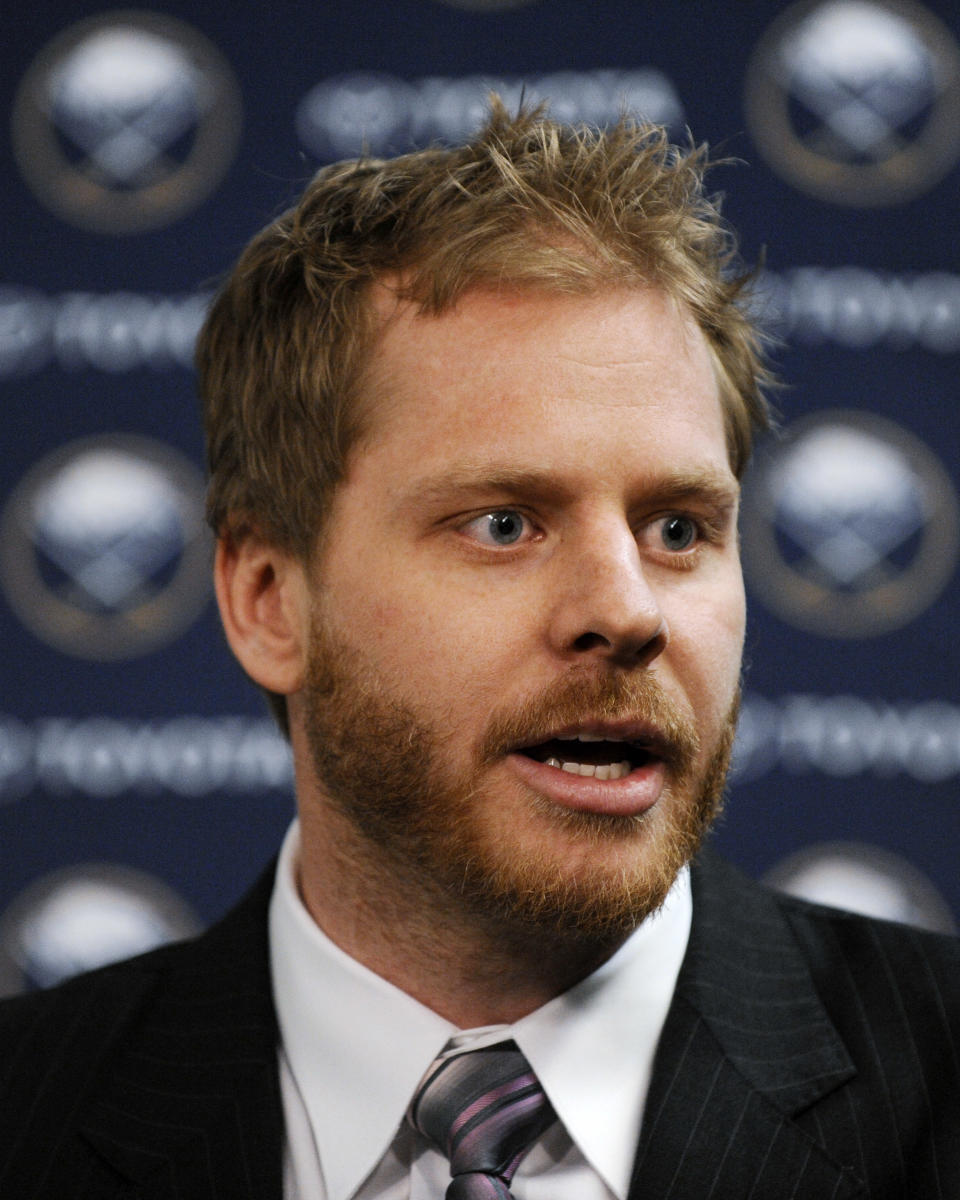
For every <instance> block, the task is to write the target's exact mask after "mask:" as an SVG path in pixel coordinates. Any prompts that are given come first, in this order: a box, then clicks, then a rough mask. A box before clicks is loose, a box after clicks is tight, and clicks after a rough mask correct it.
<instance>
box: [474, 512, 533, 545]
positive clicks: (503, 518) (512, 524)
mask: <svg viewBox="0 0 960 1200" xmlns="http://www.w3.org/2000/svg"><path fill="white" fill-rule="evenodd" d="M482 520H483V521H485V522H486V524H487V533H488V535H489V537H490V539H491V541H494V542H496V543H497V545H498V546H511V545H513V543H514V542H516V541H517V540H518V539H519V538H520V537H522V536H523V529H524V518H523V516H522V515H521V514H520V513H518V512H515V511H514V510H513V509H512V508H504V509H501V510H500V511H499V512H492V513H487V514H486V516H484V517H483V518H482Z"/></svg>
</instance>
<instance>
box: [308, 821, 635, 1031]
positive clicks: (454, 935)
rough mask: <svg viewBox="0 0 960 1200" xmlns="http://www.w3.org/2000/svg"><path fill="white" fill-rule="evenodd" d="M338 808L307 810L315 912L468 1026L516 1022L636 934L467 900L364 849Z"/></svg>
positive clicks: (356, 948)
mask: <svg viewBox="0 0 960 1200" xmlns="http://www.w3.org/2000/svg"><path fill="white" fill-rule="evenodd" d="M329 817H330V814H329V812H327V813H325V814H324V819H323V821H322V822H321V821H319V820H317V821H311V820H310V818H309V816H307V815H306V814H305V815H304V817H303V818H302V819H301V858H300V880H299V883H300V892H301V897H302V899H303V902H304V904H305V906H306V908H307V910H308V912H309V913H310V915H311V917H312V918H313V920H314V921H316V923H317V925H319V926H320V928H321V929H322V930H323V932H324V933H325V934H326V935H327V937H329V938H330V939H331V940H332V941H333V942H335V943H336V944H337V945H338V946H339V947H340V949H341V950H343V951H345V952H346V953H347V954H349V955H350V956H351V957H352V958H354V959H356V960H357V961H358V962H360V963H362V964H363V965H364V966H365V967H367V968H368V969H370V970H371V971H374V972H375V973H376V974H378V975H380V976H381V977H382V978H384V979H386V980H387V981H388V982H389V983H392V984H393V985H394V986H395V987H398V988H400V989H401V990H402V991H404V992H406V993H407V994H408V995H410V996H412V997H413V998H414V999H415V1000H417V1001H419V1003H421V1004H423V1005H425V1006H426V1007H427V1008H429V1009H431V1010H432V1011H433V1012H435V1013H437V1014H438V1015H439V1016H441V1017H443V1018H444V1019H445V1020H447V1021H450V1022H451V1023H452V1024H454V1025H456V1026H458V1027H459V1028H461V1029H469V1028H475V1027H477V1026H483V1025H496V1024H512V1023H513V1022H514V1021H517V1020H519V1019H520V1018H521V1017H524V1016H526V1015H527V1014H528V1013H530V1012H533V1011H534V1010H535V1009H537V1008H540V1007H541V1006H542V1005H544V1004H546V1003H547V1002H548V1001H549V1000H552V999H553V998H554V997H555V996H558V995H560V994H561V993H562V992H565V991H567V990H568V989H569V988H571V987H573V986H574V985H575V984H577V983H579V982H580V980H581V979H584V978H585V977H586V976H587V975H589V974H590V973H591V972H592V971H594V970H595V969H596V968H597V967H598V966H600V965H601V963H603V962H605V961H606V960H607V959H608V958H609V957H610V956H611V955H612V954H613V953H614V952H615V951H616V950H617V949H618V948H619V946H620V945H622V944H623V942H624V940H625V939H626V938H627V937H628V936H629V933H630V930H629V929H628V930H626V931H620V932H618V933H616V934H610V935H609V936H607V937H597V936H592V937H586V936H583V935H582V934H580V933H579V932H578V931H577V930H576V929H571V930H566V929H555V928H547V929H545V928H542V927H533V926H531V925H529V924H526V923H523V922H519V921H512V920H511V919H510V918H509V917H506V916H504V915H502V914H497V915H491V914H483V913H478V912H475V911H472V910H470V909H465V908H464V907H462V905H459V904H458V903H457V897H455V896H451V895H450V894H449V893H448V892H446V891H442V890H441V889H436V890H435V889H433V888H432V887H431V886H430V885H429V884H428V883H426V882H425V881H424V880H423V879H422V878H421V877H420V876H419V874H418V873H417V872H416V871H415V870H411V869H410V868H409V866H408V865H406V864H400V863H396V862H391V861H390V860H389V859H388V858H387V857H386V856H378V855H376V854H372V853H370V852H369V851H370V848H369V847H368V846H365V847H364V849H365V851H367V853H365V854H363V855H358V854H357V852H356V851H357V846H356V842H355V837H354V834H353V831H352V830H351V829H350V828H349V826H348V823H346V822H343V821H341V820H336V819H335V820H332V821H331V820H330V819H329ZM344 825H347V826H348V827H347V828H343V826H344ZM338 827H339V828H338Z"/></svg>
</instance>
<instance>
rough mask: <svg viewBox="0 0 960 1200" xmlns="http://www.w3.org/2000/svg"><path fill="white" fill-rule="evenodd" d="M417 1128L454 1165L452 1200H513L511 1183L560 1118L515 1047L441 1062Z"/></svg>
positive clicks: (427, 1085)
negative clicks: (527, 1155) (531, 1147)
mask: <svg viewBox="0 0 960 1200" xmlns="http://www.w3.org/2000/svg"><path fill="white" fill-rule="evenodd" d="M409 1119H410V1123H411V1124H412V1125H413V1127H414V1128H415V1129H418V1130H419V1131H420V1132H421V1133H422V1134H424V1135H425V1136H426V1137H428V1138H429V1139H430V1140H431V1141H432V1142H434V1143H435V1144H436V1145H437V1146H438V1147H439V1148H440V1149H441V1150H442V1151H443V1152H444V1154H446V1156H447V1158H448V1159H449V1160H450V1174H451V1175H452V1176H453V1179H452V1180H451V1182H450V1185H449V1187H448V1188H447V1192H446V1197H445V1200H512V1193H511V1192H510V1190H509V1184H510V1180H511V1179H512V1178H513V1173H514V1171H515V1170H516V1169H517V1164H518V1163H519V1162H520V1159H521V1158H523V1156H524V1154H525V1153H526V1151H527V1148H528V1147H529V1145H530V1143H531V1142H533V1141H534V1139H536V1138H537V1137H539V1136H540V1134H541V1133H543V1131H544V1130H545V1129H546V1128H547V1127H548V1126H549V1125H552V1124H553V1122H554V1121H555V1120H556V1113H555V1112H554V1111H553V1108H552V1106H551V1104H550V1101H549V1100H548V1099H547V1097H546V1095H545V1093H544V1091H543V1088H542V1087H541V1086H540V1083H539V1081H538V1080H537V1077H536V1075H534V1073H533V1071H532V1070H531V1069H530V1064H529V1063H528V1062H527V1060H526V1059H525V1058H524V1057H523V1055H522V1054H521V1053H520V1050H519V1049H518V1048H517V1045H516V1043H515V1042H500V1043H499V1044H498V1045H496V1046H490V1047H488V1048H487V1049H483V1050H467V1051H464V1053H462V1054H457V1055H453V1056H451V1057H449V1058H442V1059H439V1060H438V1061H437V1062H435V1063H434V1064H433V1066H432V1067H431V1068H430V1070H429V1071H428V1072H427V1074H426V1076H425V1077H424V1080H423V1082H422V1083H421V1084H420V1086H419V1088H418V1089H417V1093H416V1095H415V1096H414V1098H413V1102H412V1104H411V1105H410V1112H409Z"/></svg>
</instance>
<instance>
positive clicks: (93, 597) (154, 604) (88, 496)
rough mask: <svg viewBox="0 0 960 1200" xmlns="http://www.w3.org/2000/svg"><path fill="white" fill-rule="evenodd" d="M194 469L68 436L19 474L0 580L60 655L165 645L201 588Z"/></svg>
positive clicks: (138, 450) (194, 609) (140, 447)
mask: <svg viewBox="0 0 960 1200" xmlns="http://www.w3.org/2000/svg"><path fill="white" fill-rule="evenodd" d="M209 561H210V543H209V537H208V534H207V530H206V527H205V524H204V519H203V481H202V478H201V476H200V473H199V471H197V470H196V469H195V468H194V467H193V466H192V465H191V464H190V463H189V462H187V461H186V460H185V459H183V458H181V456H180V455H179V454H177V453H176V452H175V451H174V450H172V449H171V448H170V447H168V446H165V445H162V444H161V443H159V442H154V441H152V440H151V439H147V438H141V437H134V436H127V435H123V436H121V435H116V436H113V437H94V438H84V439H81V440H80V441H78V442H71V443H69V444H68V445H66V446H63V447H61V448H60V449H59V450H58V451H56V452H55V453H53V454H52V455H50V456H48V457H47V458H45V459H43V460H42V461H41V462H39V463H38V464H37V465H36V466H35V467H34V468H33V469H32V470H31V471H30V472H29V473H28V474H27V476H26V477H25V478H24V479H23V480H22V481H21V483H20V485H19V486H18V487H17V488H16V489H15V491H14V493H13V494H12V496H11V497H10V499H9V501H8V503H7V505H6V508H5V509H4V512H3V515H2V518H0V583H2V585H3V589H4V591H5V593H6V595H7V599H8V600H9V601H10V605H11V607H12V608H13V609H14V611H15V612H16V613H17V615H18V616H19V618H20V620H21V621H22V622H23V623H24V625H26V626H27V627H28V628H29V629H31V630H33V632H34V633H36V634H37V636H38V637H40V638H41V639H42V640H44V641H46V642H47V643H48V644H50V645H52V646H54V647H55V648H56V649H58V650H61V651H63V652H64V653H66V654H71V655H74V656H76V657H80V658H86V659H94V660H99V661H110V660H118V659H125V658H132V657H135V656H137V655H141V654H145V653H147V652H148V651H151V650H154V649H156V648H158V647H159V646H162V645H164V644H165V643H167V642H169V641H171V640H172V639H173V638H175V637H176V636H178V635H179V634H180V633H181V632H182V631H183V630H184V629H186V628H187V627H188V626H189V625H190V624H192V622H193V621H194V620H195V619H196V617H197V616H198V615H199V613H200V610H201V609H202V607H203V605H204V604H205V603H206V600H207V596H208V594H209V581H208V575H209Z"/></svg>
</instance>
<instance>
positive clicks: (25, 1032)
mask: <svg viewBox="0 0 960 1200" xmlns="http://www.w3.org/2000/svg"><path fill="white" fill-rule="evenodd" d="M704 165H705V164H704V156H703V154H702V153H701V152H700V151H691V152H689V153H686V154H684V153H680V152H678V151H676V150H674V149H672V148H671V147H670V146H669V145H668V144H667V142H666V140H665V137H664V134H663V132H662V131H660V130H657V129H652V128H646V127H641V128H637V127H635V126H633V125H632V124H630V123H629V122H626V121H625V122H622V123H621V124H620V125H619V126H617V127H616V128H615V129H613V130H610V131H608V132H607V133H605V134H599V133H596V132H592V131H587V130H580V131H571V130H565V129H562V128H560V127H558V126H556V125H554V124H552V123H550V122H549V121H547V120H545V119H543V118H542V116H541V115H539V114H536V113H534V114H530V113H521V114H520V115H518V116H517V117H516V118H510V117H508V116H507V114H506V113H505V112H504V110H503V109H502V108H501V107H500V106H499V105H496V104H495V105H494V108H493V113H492V116H491V119H490V122H489V124H488V126H487V128H486V129H485V130H483V131H482V132H481V133H480V134H479V135H478V136H477V137H476V138H475V139H474V140H473V142H471V143H470V144H469V145H468V146H466V147H461V148H458V149H454V150H442V149H432V150H428V151H424V152H421V153H418V154H414V155H410V156H407V157H404V158H400V159H397V160H393V161H390V162H386V163H378V162H370V161H362V162H359V163H346V164H340V165H337V166H334V167H331V168H328V169H326V170H325V171H322V172H321V173H320V174H319V175H318V176H317V177H316V179H315V180H314V181H313V182H312V183H311V184H310V186H309V187H308V188H307V191H306V193H305V195H304V197H303V198H302V200H301V201H300V203H299V205H298V206H297V207H296V208H295V209H294V210H292V211H291V212H290V213H288V214H286V215H285V216H284V217H282V218H280V219H279V220H278V221H277V222H275V223H274V224H273V225H271V226H270V227H269V228H268V229H266V230H265V231H264V232H263V233H261V234H260V235H259V237H258V238H256V239H255V240H254V241H253V242H252V243H251V245H250V247H248V249H247V251H246V252H245V254H244V255H243V257H242V258H241V260H240V262H239V263H238V265H237V267H236V268H235V270H234V272H233V274H232V275H231V277H230V279H229V280H228V282H227V284H226V286H225V287H224V289H223V291H222V292H221V294H220V296H219V298H218V299H217V301H216V303H215V304H214V307H213V309H212V312H211V314H210V317H209V320H208V323H207V325H206V327H205V330H204V333H203V335H202V337H201V340H200V345H199V350H198V363H199V367H200V377H201V390H202V392H203V395H204V399H205V404H206V424H207V436H208V446H209V461H210V470H211V489H210V518H211V521H212V523H213V526H214V528H215V530H216V532H217V536H218V550H217V557H216V565H215V577H216V588H217V596H218V601H219V605H220V610H221V613H222V617H223V623H224V628H225V630H226V634H227V638H228V640H229V642H230V645H231V647H232V649H233V651H234V653H235V654H236V656H237V657H238V659H239V661H240V662H241V664H242V665H243V667H244V668H245V670H246V671H247V673H248V674H249V675H250V677H251V678H252V679H253V680H254V681H255V682H256V683H257V684H258V685H259V686H260V687H261V688H263V689H264V690H265V691H266V692H267V694H268V695H269V696H270V698H271V703H272V705H273V707H274V710H275V712H276V713H277V715H278V718H279V719H280V721H281V723H282V725H283V727H284V728H285V729H286V730H287V732H288V734H289V737H290V742H291V746H292V751H293V759H294V765H295V775H296V790H297V803H298V812H299V822H298V824H297V825H295V826H294V828H293V829H292V830H291V832H290V834H289V836H288V838H287V840H286V843H285V845H284V848H283V851H282V853H281V856H280V860H279V866H278V868H277V870H276V878H275V881H274V873H273V872H272V871H271V872H270V873H269V875H268V877H267V878H266V879H265V880H264V881H263V882H262V883H261V885H260V886H259V888H258V889H257V891H256V892H255V894H254V895H253V896H252V897H250V898H248V900H247V901H245V902H244V904H243V905H242V906H241V907H240V909H238V910H237V911H236V912H235V913H234V914H232V915H231V916H229V917H228V918H227V919H226V920H225V921H224V922H223V923H221V925H219V926H218V927H215V928H214V930H212V931H211V932H210V933H208V934H207V935H205V937H203V938H201V939H199V940H198V941H196V942H194V943H191V944H189V945H187V946H185V947H176V948H170V949H165V950H161V951H159V952H156V953H154V954H153V955H150V956H147V957H145V958H143V959H140V960H135V961H134V962H133V963H132V964H126V965H121V966H119V967H115V968H108V969H107V970H106V971H103V972H99V973H96V974H95V975H93V976H91V977H88V978H86V979H82V980H78V981H74V982H73V983H70V984H67V985H66V986H64V987H63V988H61V989H58V990H57V991H54V992H52V993H49V994H46V995H42V996H40V997H35V998H31V999H28V1000H22V1001H16V1002H13V1003H12V1004H11V1005H8V1006H7V1009H6V1010H5V1013H4V1018H3V1020H4V1028H5V1029H6V1030H9V1032H6V1033H4V1038H5V1039H6V1040H5V1041H4V1046H5V1047H6V1052H5V1053H6V1057H5V1059H4V1060H3V1062H4V1065H3V1066H0V1080H2V1082H0V1095H3V1096H4V1099H5V1102H7V1103H9V1097H12V1096H17V1097H20V1100H19V1102H18V1105H17V1107H15V1108H14V1109H12V1111H11V1112H10V1115H9V1117H7V1118H6V1134H5V1143H4V1144H5V1146H6V1149H4V1150H0V1194H2V1195H4V1196H8V1195H9V1196H11V1197H18V1198H19V1197H27V1196H30V1197H55V1196H56V1197H62V1196H66V1195H69V1196H77V1197H80V1196H82V1197H98V1198H100V1197H108V1196H111V1197H112V1196H118V1197H119V1196H144V1197H145V1196H150V1197H159V1196H178V1197H191V1198H193V1197H213V1196H224V1197H227V1196H228V1197H231V1200H234V1198H237V1197H254V1196H255V1197H258V1198H266V1197H273V1198H278V1197H280V1196H281V1195H283V1196H286V1197H302V1198H303V1200H314V1198H321V1200H350V1198H356V1200H372V1198H374V1197H389V1198H392V1200H397V1198H400V1197H411V1198H413V1200H423V1198H427V1197H440V1196H443V1195H444V1194H446V1195H447V1196H448V1197H449V1198H451V1200H454V1198H456V1197H461V1198H463V1197H480V1196H499V1197H508V1196H514V1197H515V1198H516V1200H547V1198H549V1200H565V1198H566V1200H610V1198H611V1197H614V1198H617V1200H627V1198H628V1197H629V1198H631V1200H654V1198H666V1197H668V1196H670V1197H675V1198H678V1200H679V1198H682V1197H690V1198H693V1197H696V1198H697V1200H703V1198H705V1197H708V1196H711V1197H716V1198H718V1200H720V1198H724V1200H733V1198H741V1197H742V1198H744V1200H745V1198H746V1197H748V1196H749V1197H752V1198H753V1200H761V1198H764V1197H765V1198H768V1200H772V1198H774V1197H776V1198H777V1200H782V1198H785V1197H793V1198H795V1200H799V1198H810V1200H813V1198H816V1200H820V1198H822V1197H834V1198H838V1197H853V1196H870V1197H884V1198H887V1197H904V1198H906V1197H909V1198H910V1200H918V1198H920V1197H923V1198H924V1200H926V1198H928V1197H935V1196H941V1197H948V1196H949V1197H955V1196H956V1195H958V1194H960V1101H958V1095H960V1091H958V1083H960V1069H958V1054H960V1022H958V1013H960V982H958V981H960V970H958V967H960V956H958V952H957V949H956V947H955V945H954V944H953V943H950V942H947V941H944V940H939V939H936V938H932V937H928V936H926V935H921V934H919V933H916V932H914V931H910V930H906V929H903V928H896V927H887V926H883V925H881V924H877V923H871V922H868V921H865V920H863V919H860V918H854V917H850V916H849V915H845V914H838V913H833V912H829V911H827V910H822V909H815V908H813V907H811V906H807V905H804V904H802V903H800V902H797V901H788V900H784V899H774V898H773V897H772V896H769V895H768V894H766V893H765V892H763V891H762V890H760V889H759V888H756V887H755V886H754V885H752V884H750V883H748V882H747V881H745V880H743V879H741V878H740V877H739V876H738V875H737V874H736V873H734V872H732V871H730V870H729V869H728V868H726V867H724V866H723V865H722V864H720V863H719V862H718V861H717V860H715V859H714V858H713V857H712V856H710V855H709V853H706V852H704V853H702V854H698V849H699V847H700V844H701V841H702V839H703V836H704V834H705V832H706V830H707V829H708V828H709V825H710V823H711V821H712V820H713V818H714V816H715V814H716V812H717V810H718V808H719V805H720V802H721V796H722V792H723V786H724V777H725V773H726V768H727V763H728V759H729V754H730V748H731V744H732V740H733V732H734V727H735V721H736V711H737V697H738V681H739V674H740V660H741V651H742V645H743V635H744V619H745V611H744V596H743V586H742V580H741V574H740V567H739V559H738V546H737V533H736V518H737V501H738V480H739V478H740V476H741V474H742V471H743V469H744V467H745V464H746V461H747V457H748V454H749V448H750V441H751V434H752V430H753V428H755V427H763V426H765V424H766V421H767V417H766V409H765V406H764V402H763V400H762V395H761V389H762V386H763V384H764V383H765V382H766V375H765V372H764V369H763V367H762V365H761V361H760V357H759V354H758V339H757V335H756V333H755V331H754V330H753V328H752V327H751V325H750V323H749V321H748V319H747V317H746V316H745V315H744V311H743V309H742V308H741V307H740V305H739V304H738V297H739V294H740V292H741V286H742V285H741V283H740V282H739V281H738V280H737V279H736V278H734V277H733V276H732V275H731V273H730V270H729V268H730V263H731V256H732V248H731V243H730V239H729V237H728V235H727V233H726V232H725V230H724V227H723V226H722V224H721V223H720V219H719V215H718V213H717V211H716V209H715V208H714V206H713V205H712V204H711V203H710V201H709V200H708V199H707V198H706V197H705V195H704V193H703V187H702V175H703V169H704ZM691 860H693V866H692V868H690V867H689V866H688V864H689V863H690V862H691ZM268 910H269V915H268ZM268 930H269V933H268ZM492 1134H496V1135H497V1139H493V1138H492V1136H491V1137H488V1135H492ZM494 1140H496V1146H494V1145H493V1141H494ZM474 1150H476V1151H477V1157H476V1158H474V1157H472V1154H473V1151H474ZM451 1174H452V1175H453V1176H454V1178H453V1182H451ZM448 1185H449V1190H447V1189H448Z"/></svg>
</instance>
